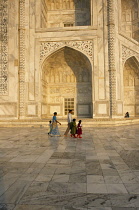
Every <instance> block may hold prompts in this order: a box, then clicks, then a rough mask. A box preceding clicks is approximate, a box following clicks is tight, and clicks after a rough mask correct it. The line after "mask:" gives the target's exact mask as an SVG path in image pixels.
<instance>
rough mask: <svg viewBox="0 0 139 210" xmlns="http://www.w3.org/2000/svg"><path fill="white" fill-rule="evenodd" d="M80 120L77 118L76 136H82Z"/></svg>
mask: <svg viewBox="0 0 139 210" xmlns="http://www.w3.org/2000/svg"><path fill="white" fill-rule="evenodd" d="M81 123H82V121H81V120H79V123H78V125H77V138H82V137H81V135H82V125H81Z"/></svg>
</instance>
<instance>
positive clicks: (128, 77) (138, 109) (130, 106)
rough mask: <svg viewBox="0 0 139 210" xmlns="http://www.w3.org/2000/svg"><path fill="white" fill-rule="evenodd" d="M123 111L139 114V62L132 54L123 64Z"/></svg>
mask: <svg viewBox="0 0 139 210" xmlns="http://www.w3.org/2000/svg"><path fill="white" fill-rule="evenodd" d="M123 78H124V81H123V82H124V113H126V112H129V113H130V116H139V62H138V60H137V59H136V58H135V57H134V56H132V57H130V58H129V59H127V61H126V62H125V65H124V72H123Z"/></svg>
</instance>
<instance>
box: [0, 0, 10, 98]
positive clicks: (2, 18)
mask: <svg viewBox="0 0 139 210" xmlns="http://www.w3.org/2000/svg"><path fill="white" fill-rule="evenodd" d="M0 33H1V39H0V55H1V56H0V95H6V94H7V93H8V0H1V2H0Z"/></svg>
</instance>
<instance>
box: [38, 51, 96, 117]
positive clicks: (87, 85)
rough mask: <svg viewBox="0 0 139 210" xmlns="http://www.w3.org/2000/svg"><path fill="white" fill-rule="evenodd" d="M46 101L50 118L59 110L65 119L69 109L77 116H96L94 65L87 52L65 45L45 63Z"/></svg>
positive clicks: (43, 89) (43, 85)
mask: <svg viewBox="0 0 139 210" xmlns="http://www.w3.org/2000/svg"><path fill="white" fill-rule="evenodd" d="M41 94H42V104H45V109H47V111H46V110H45V112H44V113H46V116H47V117H50V116H51V115H52V114H53V112H55V111H56V112H58V115H59V116H60V117H62V118H64V117H66V116H67V112H68V110H69V109H73V110H74V116H77V117H92V116H93V113H92V110H93V109H92V66H91V63H90V61H89V59H88V58H87V56H86V55H84V54H83V53H81V52H79V51H77V50H75V49H72V48H70V47H63V48H61V49H60V50H58V51H56V52H55V53H53V54H51V55H50V56H49V57H47V58H46V59H45V60H44V62H43V64H42V89H41Z"/></svg>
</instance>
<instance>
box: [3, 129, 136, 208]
mask: <svg viewBox="0 0 139 210" xmlns="http://www.w3.org/2000/svg"><path fill="white" fill-rule="evenodd" d="M59 128H60V126H59ZM64 130H65V128H60V133H61V135H63V133H64ZM47 133H48V130H47V128H43V127H42V128H0V210H139V126H138V125H130V126H121V127H110V128H98V127H97V128H90V127H89V128H87V127H86V128H83V135H82V137H83V138H82V139H77V138H75V139H74V138H71V137H70V136H69V137H67V138H65V137H64V136H61V137H49V136H48V134H47Z"/></svg>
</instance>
